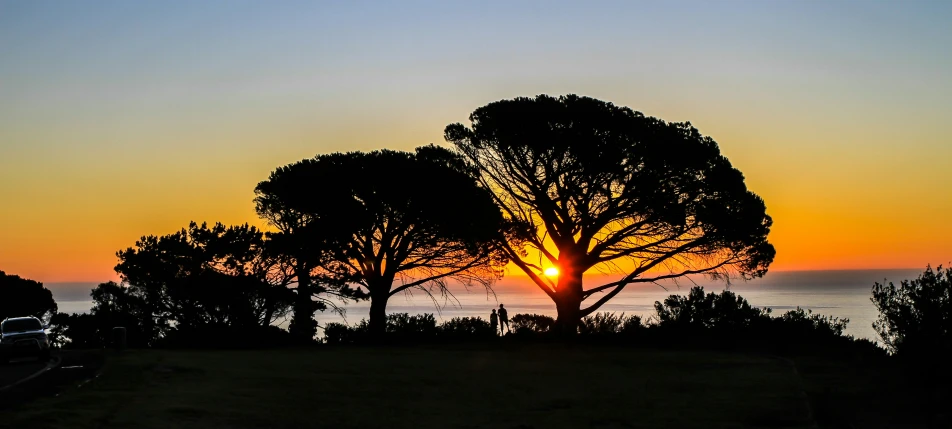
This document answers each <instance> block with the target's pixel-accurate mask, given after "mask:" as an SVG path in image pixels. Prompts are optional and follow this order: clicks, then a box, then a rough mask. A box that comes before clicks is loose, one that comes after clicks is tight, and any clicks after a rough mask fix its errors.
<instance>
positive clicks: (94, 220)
mask: <svg viewBox="0 0 952 429" xmlns="http://www.w3.org/2000/svg"><path fill="white" fill-rule="evenodd" d="M950 19H952V3H949V2H945V1H933V2H927V1H903V2H900V1H890V2H881V1H873V0H860V1H853V2H848V1H829V2H821V1H779V0H776V1H773V0H771V1H741V0H724V1H670V2H639V1H619V2H611V1H596V2H559V1H516V2H512V1H505V2H494V1H486V2H455V1H432V2H414V1H406V2H360V1H340V2H330V1H328V2H321V1H309V2H295V1H282V2H260V1H247V2H246V1H222V2H213V1H187V2H186V1H163V2H127V1H106V0H103V1H96V2H73V1H7V0H0V270H3V271H6V272H7V273H14V274H19V275H21V276H24V277H28V278H32V279H36V280H40V281H44V282H74V281H75V282H96V281H106V280H113V279H116V278H117V276H116V274H115V273H114V272H113V266H114V265H115V264H116V257H115V252H116V251H117V250H119V249H123V248H126V247H129V246H131V245H133V244H134V242H135V240H136V239H137V238H139V237H140V236H143V235H149V234H167V233H171V232H174V231H175V230H177V229H179V228H181V227H183V226H186V225H187V224H188V222H189V221H190V220H196V221H209V222H215V221H221V222H225V223H244V222H250V223H253V224H258V225H260V224H262V223H261V221H259V220H258V219H257V218H256V216H255V213H254V205H253V203H252V198H253V197H254V193H253V190H254V187H255V185H256V184H257V182H259V181H261V180H264V179H266V178H267V176H268V174H269V172H270V171H271V170H273V169H274V168H276V167H278V166H281V165H284V164H288V163H291V162H294V161H297V160H300V159H303V158H307V157H311V156H314V155H316V154H319V153H327V152H334V151H349V150H372V149H378V148H384V147H386V148H392V149H400V150H411V149H412V148H414V147H416V146H420V145H424V144H428V143H438V144H445V142H444V141H443V128H444V127H445V126H446V125H447V124H450V123H454V122H464V123H465V122H466V120H467V117H468V115H469V114H470V113H471V112H472V111H473V110H474V109H476V108H477V107H480V106H482V105H485V104H487V103H489V102H492V101H495V100H499V99H504V98H513V97H517V96H534V95H537V94H542V93H545V94H550V95H560V94H569V93H574V94H580V95H587V96H592V97H595V98H599V99H603V100H606V101H611V102H613V103H615V104H618V105H624V106H628V107H631V108H633V109H635V110H638V111H641V112H643V113H645V114H647V115H651V116H657V117H660V118H662V119H665V120H668V121H690V122H691V123H692V124H694V125H695V126H696V127H697V128H698V129H699V130H700V131H701V133H703V134H705V135H709V136H711V137H712V138H714V139H715V140H716V141H717V142H718V143H719V145H720V147H721V151H722V153H724V154H725V155H726V156H727V157H728V158H729V159H730V160H731V162H732V163H733V164H734V166H735V167H737V168H738V169H740V170H741V171H742V172H743V173H744V174H745V176H746V178H747V185H748V187H749V188H750V189H751V190H753V191H754V192H756V193H757V194H759V195H760V196H761V197H763V198H764V200H765V201H766V203H767V209H768V214H770V215H771V216H772V217H773V219H774V228H773V230H772V232H771V234H770V241H771V242H772V243H773V244H774V245H775V246H776V248H777V258H776V260H775V262H774V264H773V266H772V268H771V269H772V270H779V271H784V270H819V269H864V268H910V267H913V268H921V267H924V266H925V265H926V264H933V265H938V264H943V263H945V264H948V262H949V261H950V260H952V223H950V222H948V220H949V215H948V214H949V213H950V212H952V190H950V189H949V185H950V184H952V168H950V167H949V160H950V159H952V157H950V155H952V131H950V129H949V127H948V126H947V121H948V118H949V117H952V27H950V26H949V25H948V22H949V20H950Z"/></svg>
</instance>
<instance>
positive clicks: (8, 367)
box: [0, 359, 47, 389]
mask: <svg viewBox="0 0 952 429" xmlns="http://www.w3.org/2000/svg"><path fill="white" fill-rule="evenodd" d="M46 364H47V362H46V361H42V362H40V361H37V360H36V359H20V360H14V361H12V362H10V363H7V364H3V363H0V389H2V388H3V387H5V386H8V385H11V384H13V383H16V382H17V381H19V380H22V379H24V378H27V377H29V376H31V375H33V374H35V373H36V372H37V371H39V370H41V369H43V368H46Z"/></svg>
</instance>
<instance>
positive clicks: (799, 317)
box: [775, 307, 850, 337]
mask: <svg viewBox="0 0 952 429" xmlns="http://www.w3.org/2000/svg"><path fill="white" fill-rule="evenodd" d="M775 320H776V321H778V322H779V323H780V324H781V325H782V326H784V327H785V328H786V329H788V330H791V331H795V332H797V333H799V334H801V335H820V336H834V337H837V336H841V335H843V330H845V329H846V325H847V324H848V323H849V322H850V319H840V318H838V317H833V316H824V315H822V314H814V313H813V310H806V311H804V310H803V309H802V308H800V307H797V309H796V310H790V311H788V312H786V313H784V314H783V315H781V316H780V317H778V318H777V319H775Z"/></svg>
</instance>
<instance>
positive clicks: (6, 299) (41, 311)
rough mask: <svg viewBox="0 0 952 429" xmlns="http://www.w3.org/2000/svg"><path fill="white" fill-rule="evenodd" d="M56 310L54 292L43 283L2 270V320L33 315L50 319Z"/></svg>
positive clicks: (0, 278)
mask: <svg viewBox="0 0 952 429" xmlns="http://www.w3.org/2000/svg"><path fill="white" fill-rule="evenodd" d="M56 310H57V307H56V300H54V299H53V293H52V292H50V290H49V289H47V288H45V287H43V283H40V282H37V281H33V280H29V279H24V278H22V277H20V276H17V275H12V274H7V273H5V272H3V271H0V320H3V319H6V318H8V317H26V316H33V317H36V318H38V319H41V320H46V321H48V320H49V318H50V317H51V316H53V314H55V313H56Z"/></svg>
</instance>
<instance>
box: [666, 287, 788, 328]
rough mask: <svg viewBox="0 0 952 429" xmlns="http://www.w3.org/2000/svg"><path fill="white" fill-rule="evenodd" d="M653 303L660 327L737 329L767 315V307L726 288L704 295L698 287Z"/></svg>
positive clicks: (756, 322) (765, 319)
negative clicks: (751, 303) (749, 300)
mask: <svg viewBox="0 0 952 429" xmlns="http://www.w3.org/2000/svg"><path fill="white" fill-rule="evenodd" d="M654 306H655V311H656V312H657V317H658V325H659V326H661V327H678V328H688V329H719V330H736V329H738V328H744V327H751V326H753V325H755V324H758V323H760V322H765V321H767V320H769V314H770V309H759V308H756V307H752V306H751V305H750V303H748V302H747V300H746V299H744V298H743V297H741V296H738V295H736V294H734V293H733V292H731V291H729V290H725V291H723V292H721V293H720V294H716V293H714V292H711V293H708V294H707V295H705V294H704V288H702V287H700V286H697V287H694V288H691V291H690V292H689V293H688V295H687V296H681V295H671V296H669V297H667V298H665V300H664V302H663V303H661V302H657V301H656V302H655V305H654Z"/></svg>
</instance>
